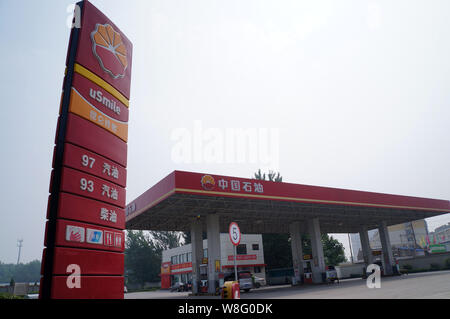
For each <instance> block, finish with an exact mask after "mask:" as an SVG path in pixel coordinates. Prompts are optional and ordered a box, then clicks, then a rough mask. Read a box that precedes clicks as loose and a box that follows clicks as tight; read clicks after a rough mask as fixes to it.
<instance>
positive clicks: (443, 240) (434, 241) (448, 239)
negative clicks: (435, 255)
mask: <svg viewBox="0 0 450 319" xmlns="http://www.w3.org/2000/svg"><path fill="white" fill-rule="evenodd" d="M429 244H430V245H443V246H444V247H445V250H446V251H450V223H448V224H447V225H442V226H440V227H438V228H436V229H435V230H434V232H432V233H430V235H429Z"/></svg>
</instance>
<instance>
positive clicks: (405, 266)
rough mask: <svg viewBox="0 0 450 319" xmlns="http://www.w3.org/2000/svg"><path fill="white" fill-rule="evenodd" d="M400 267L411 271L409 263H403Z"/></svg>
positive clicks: (411, 267)
mask: <svg viewBox="0 0 450 319" xmlns="http://www.w3.org/2000/svg"><path fill="white" fill-rule="evenodd" d="M402 268H403V269H404V270H407V271H411V270H412V269H413V266H411V265H409V264H406V265H403V267H402Z"/></svg>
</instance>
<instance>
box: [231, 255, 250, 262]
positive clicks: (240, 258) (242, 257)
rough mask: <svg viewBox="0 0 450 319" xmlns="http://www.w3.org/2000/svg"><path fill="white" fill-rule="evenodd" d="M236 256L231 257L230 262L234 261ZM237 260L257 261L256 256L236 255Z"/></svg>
mask: <svg viewBox="0 0 450 319" xmlns="http://www.w3.org/2000/svg"><path fill="white" fill-rule="evenodd" d="M233 260H234V256H233V255H229V256H228V261H233ZM236 260H256V255H236Z"/></svg>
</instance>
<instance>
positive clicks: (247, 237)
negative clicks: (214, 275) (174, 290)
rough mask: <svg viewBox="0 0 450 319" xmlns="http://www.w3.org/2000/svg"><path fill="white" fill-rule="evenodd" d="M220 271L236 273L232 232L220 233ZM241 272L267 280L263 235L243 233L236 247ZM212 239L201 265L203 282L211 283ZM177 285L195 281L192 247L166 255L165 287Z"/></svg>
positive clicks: (188, 246)
mask: <svg viewBox="0 0 450 319" xmlns="http://www.w3.org/2000/svg"><path fill="white" fill-rule="evenodd" d="M220 256H221V260H220V264H218V268H219V272H221V273H223V274H226V273H229V272H234V257H233V256H234V247H233V245H232V244H231V242H230V238H229V235H228V233H224V234H220ZM236 256H237V257H236V264H237V267H238V271H242V270H248V271H250V272H251V273H252V274H254V275H255V276H257V277H260V278H264V279H265V277H266V274H265V273H266V270H265V266H266V265H265V263H264V253H263V243H262V235H261V234H242V238H241V242H240V244H239V245H238V246H237V248H236ZM207 263H208V240H206V239H204V240H203V262H202V264H201V265H200V279H201V280H207V279H208V278H207V268H208V267H207V266H208V265H207ZM177 282H182V283H187V282H192V245H191V244H188V245H184V246H180V247H176V248H172V249H168V250H164V251H163V252H162V264H161V288H162V289H168V288H170V287H171V286H172V285H174V284H175V283H177Z"/></svg>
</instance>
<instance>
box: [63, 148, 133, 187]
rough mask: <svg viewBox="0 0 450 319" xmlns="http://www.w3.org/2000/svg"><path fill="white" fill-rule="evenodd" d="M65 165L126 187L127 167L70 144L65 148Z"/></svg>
mask: <svg viewBox="0 0 450 319" xmlns="http://www.w3.org/2000/svg"><path fill="white" fill-rule="evenodd" d="M63 165H64V166H67V167H71V168H75V169H77V170H80V171H84V172H86V173H89V174H91V175H94V176H97V177H101V178H103V179H106V180H108V181H110V182H113V183H115V184H118V185H120V186H122V187H125V186H126V179H127V171H126V169H125V167H123V166H121V165H119V164H117V163H115V162H113V161H111V160H109V159H107V158H106V157H103V156H100V155H98V154H96V153H94V152H90V151H88V150H86V149H84V148H81V147H78V146H75V145H72V144H69V143H66V144H65V146H64V158H63Z"/></svg>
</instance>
